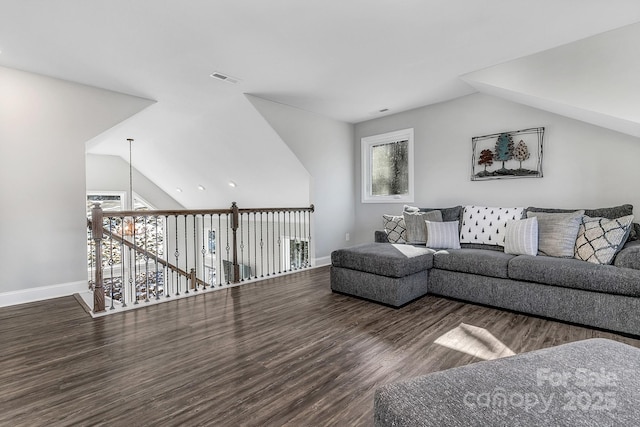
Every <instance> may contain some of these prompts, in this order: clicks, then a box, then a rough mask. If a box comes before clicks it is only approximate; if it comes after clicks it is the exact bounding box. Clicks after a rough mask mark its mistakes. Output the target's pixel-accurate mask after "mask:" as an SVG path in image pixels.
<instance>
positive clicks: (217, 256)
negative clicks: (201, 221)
mask: <svg viewBox="0 0 640 427" xmlns="http://www.w3.org/2000/svg"><path fill="white" fill-rule="evenodd" d="M221 236H222V215H218V235H217V236H216V240H218V239H220V238H221ZM220 248H221V247H220V245H217V242H216V258H217V260H218V273H219V274H221V275H223V276H224V282H226V281H227V272H226V271H225V270H224V268H223V262H222V255H221V254H220ZM219 277H222V276H216V280H219V281H220V286H223V284H224V283H223V280H222V279H220V278H219Z"/></svg>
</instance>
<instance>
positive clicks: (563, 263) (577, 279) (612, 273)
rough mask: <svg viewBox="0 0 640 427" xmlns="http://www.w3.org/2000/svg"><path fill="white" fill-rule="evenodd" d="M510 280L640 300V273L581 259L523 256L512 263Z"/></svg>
mask: <svg viewBox="0 0 640 427" xmlns="http://www.w3.org/2000/svg"><path fill="white" fill-rule="evenodd" d="M509 278H511V279H514V280H524V281H528V282H538V283H543V284H546V285H553V286H560V287H565V288H574V289H583V290H586V291H594V292H606V293H611V294H616V295H628V296H640V270H632V269H628V268H618V267H614V266H612V265H600V264H592V263H589V262H584V261H580V260H577V259H567V258H552V257H532V256H528V255H520V256H517V257H515V258H513V259H512V260H510V261H509Z"/></svg>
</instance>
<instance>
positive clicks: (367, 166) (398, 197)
mask: <svg viewBox="0 0 640 427" xmlns="http://www.w3.org/2000/svg"><path fill="white" fill-rule="evenodd" d="M404 140H407V141H409V144H408V146H409V159H408V162H409V165H408V166H409V191H408V192H407V193H405V194H395V195H390V196H374V195H373V194H372V188H371V181H372V179H371V155H372V148H373V147H374V146H376V145H381V144H389V143H392V142H396V141H404ZM360 141H361V151H362V163H361V164H362V203H413V201H414V179H413V172H414V169H413V128H409V129H402V130H397V131H394V132H388V133H383V134H380V135H372V136H367V137H364V138H362V139H361V140H360Z"/></svg>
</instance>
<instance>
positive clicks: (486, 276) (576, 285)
mask: <svg viewBox="0 0 640 427" xmlns="http://www.w3.org/2000/svg"><path fill="white" fill-rule="evenodd" d="M630 209H632V207H630V205H624V206H621V207H617V208H612V209H610V210H607V209H599V210H587V211H586V214H587V215H590V216H598V215H600V216H605V215H608V216H609V217H611V218H614V217H617V216H619V215H621V212H622V213H626V212H628V211H629V210H630ZM529 210H530V211H535V210H536V208H527V211H529ZM441 211H442V213H443V218H444V219H445V221H446V220H447V218H449V219H451V218H455V217H456V212H457V216H458V217H459V218H461V217H460V215H461V214H460V211H461V208H460V207H456V208H447V209H442V210H441ZM547 211H548V210H547ZM603 213H604V215H603ZM632 228H633V232H632V233H630V237H629V239H628V241H627V242H626V244H625V245H624V247H623V248H622V249H621V250H620V251H619V252H618V253H617V255H616V256H615V259H614V261H613V263H612V264H611V265H601V264H593V263H590V262H586V261H582V260H579V259H572V258H557V257H550V256H531V255H512V254H507V253H505V252H504V251H503V250H502V249H503V248H502V247H500V246H487V245H474V244H462V247H461V248H460V249H446V250H433V249H429V248H427V247H426V246H425V245H420V246H418V245H415V246H412V245H407V244H389V241H388V238H387V233H386V232H383V231H376V233H375V240H376V242H375V243H369V244H364V245H360V246H358V247H355V248H348V249H341V250H338V251H334V252H333V253H332V270H331V287H332V290H333V291H335V292H340V293H345V294H349V295H355V296H358V297H362V298H366V299H370V300H374V301H378V302H381V303H384V304H388V305H391V306H395V307H399V306H401V305H403V304H406V303H408V302H410V301H411V300H413V299H415V298H418V297H420V296H422V295H424V294H426V293H429V294H434V295H441V296H445V297H451V298H455V299H460V300H464V301H469V302H474V303H479V304H484V305H489V306H494V307H499V308H504V309H508V310H514V311H518V312H523V313H527V314H532V315H537V316H543V317H549V318H553V319H558V320H562V321H567V322H571V323H577V324H582V325H587V326H592V327H596V328H602V329H607V330H612V331H616V332H621V333H626V334H632V335H640V241H639V240H637V235H638V233H637V231H638V228H639V227H638V224H632ZM409 248H411V249H409Z"/></svg>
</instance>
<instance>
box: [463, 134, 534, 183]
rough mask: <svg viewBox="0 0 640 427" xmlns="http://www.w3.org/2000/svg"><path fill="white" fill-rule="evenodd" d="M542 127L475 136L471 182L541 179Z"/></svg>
mask: <svg viewBox="0 0 640 427" xmlns="http://www.w3.org/2000/svg"><path fill="white" fill-rule="evenodd" d="M543 141H544V127H537V128H529V129H521V130H516V131H510V132H500V133H494V134H491V135H483V136H475V137H473V138H472V139H471V143H472V156H471V181H486V180H491V179H513V178H542V177H543V174H542V150H543Z"/></svg>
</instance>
